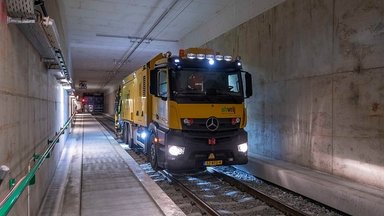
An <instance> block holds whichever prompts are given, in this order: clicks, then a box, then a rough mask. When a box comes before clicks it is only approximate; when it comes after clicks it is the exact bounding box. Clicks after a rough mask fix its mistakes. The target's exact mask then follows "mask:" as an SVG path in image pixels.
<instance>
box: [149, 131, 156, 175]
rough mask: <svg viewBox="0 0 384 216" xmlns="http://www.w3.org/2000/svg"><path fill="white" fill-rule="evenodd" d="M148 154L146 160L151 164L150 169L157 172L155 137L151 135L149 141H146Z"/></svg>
mask: <svg viewBox="0 0 384 216" xmlns="http://www.w3.org/2000/svg"><path fill="white" fill-rule="evenodd" d="M148 145H149V146H148V152H147V159H148V161H149V163H151V167H152V169H154V170H159V163H158V161H157V160H158V149H157V145H156V143H155V135H154V134H151V136H150V138H149V140H148Z"/></svg>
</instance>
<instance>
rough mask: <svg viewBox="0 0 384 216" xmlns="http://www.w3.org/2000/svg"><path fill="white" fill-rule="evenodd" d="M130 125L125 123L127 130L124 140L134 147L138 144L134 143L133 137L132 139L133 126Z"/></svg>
mask: <svg viewBox="0 0 384 216" xmlns="http://www.w3.org/2000/svg"><path fill="white" fill-rule="evenodd" d="M129 126H130V125H129V124H128V123H126V124H125V131H126V135H125V136H126V140H125V141H124V143H125V144H128V147H129V148H130V149H134V148H135V147H136V145H135V144H134V143H133V139H132V136H131V129H130V128H131V127H129Z"/></svg>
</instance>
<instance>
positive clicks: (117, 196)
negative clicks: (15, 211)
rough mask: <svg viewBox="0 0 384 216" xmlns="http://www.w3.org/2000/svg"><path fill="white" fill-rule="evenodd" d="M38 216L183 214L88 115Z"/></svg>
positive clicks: (79, 122) (80, 119)
mask: <svg viewBox="0 0 384 216" xmlns="http://www.w3.org/2000/svg"><path fill="white" fill-rule="evenodd" d="M39 215H41V216H45V215H47V216H48V215H71V216H73V215H84V216H85V215H90V216H95V215H109V216H113V215H116V216H118V215H184V213H183V212H182V211H181V210H180V209H179V208H178V207H177V206H176V205H175V204H174V203H173V201H172V200H171V199H170V198H169V197H168V196H167V195H166V194H165V193H164V192H163V191H162V190H161V189H160V188H159V187H158V186H157V185H156V183H155V182H153V181H152V179H151V178H150V177H149V176H147V175H146V174H145V173H144V172H143V171H142V170H141V169H140V167H139V166H138V165H137V164H136V163H135V162H134V160H133V159H132V158H130V156H129V155H128V153H126V152H125V151H124V150H123V149H122V147H121V146H120V145H119V144H118V143H117V142H116V141H115V140H114V139H113V138H112V137H111V136H110V135H109V133H108V132H107V131H106V130H105V129H104V128H103V127H102V126H101V125H100V124H99V123H98V122H97V121H96V120H95V119H94V118H93V117H92V116H91V115H90V114H78V115H77V116H76V120H75V127H74V128H73V132H72V133H71V134H70V136H69V138H68V141H67V143H66V149H65V151H64V153H63V157H62V159H61V162H60V164H59V167H58V170H57V171H56V174H55V177H54V180H53V183H52V184H51V186H50V188H49V190H48V193H47V195H46V197H45V200H44V203H43V205H42V207H41V208H40V213H39Z"/></svg>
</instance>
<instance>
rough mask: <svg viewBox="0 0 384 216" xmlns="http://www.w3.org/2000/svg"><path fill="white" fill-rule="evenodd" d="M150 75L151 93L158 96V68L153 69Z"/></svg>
mask: <svg viewBox="0 0 384 216" xmlns="http://www.w3.org/2000/svg"><path fill="white" fill-rule="evenodd" d="M149 73H150V76H149V93H150V94H151V95H154V96H158V89H157V70H151V71H150V72H149Z"/></svg>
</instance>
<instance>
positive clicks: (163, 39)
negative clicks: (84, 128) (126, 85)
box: [60, 0, 284, 92]
mask: <svg viewBox="0 0 384 216" xmlns="http://www.w3.org/2000/svg"><path fill="white" fill-rule="evenodd" d="M282 1H284V0H237V1H235V0H65V1H60V4H61V6H62V7H64V10H63V11H64V12H63V13H62V15H63V16H64V19H65V23H66V31H67V34H68V41H67V43H68V44H69V48H70V49H69V50H70V56H71V58H72V59H71V60H72V61H71V62H72V69H73V80H74V82H75V87H76V91H77V92H79V90H78V86H79V82H80V81H81V80H84V81H86V82H87V86H88V88H87V91H106V90H111V89H113V88H114V87H115V86H116V85H117V84H118V83H120V80H121V79H122V78H123V77H124V76H126V75H127V74H129V73H131V72H132V71H134V70H135V69H137V68H139V67H140V66H141V65H143V64H145V63H146V62H147V61H148V60H149V59H150V58H151V57H153V56H155V55H157V54H158V53H160V52H166V51H171V52H172V53H177V52H178V49H179V48H181V47H182V48H188V47H189V46H200V45H201V44H203V43H205V42H207V41H209V40H211V39H213V38H215V37H217V36H219V35H220V34H222V33H224V32H225V31H228V30H230V29H231V28H233V27H235V26H237V25H239V24H241V23H243V22H245V21H247V20H249V19H251V18H252V17H254V16H257V15H258V14H260V13H262V12H263V11H265V10H267V9H269V8H271V7H273V6H275V5H277V4H279V3H281V2H282ZM162 16H163V18H162V19H160V17H162ZM156 23H157V25H156ZM145 35H148V37H147V38H146V39H145V40H144V41H143V42H142V43H141V44H140V45H139V46H138V44H139V42H140V41H141V39H142V38H143V37H144V36H145ZM136 47H137V49H135V48H136ZM128 55H129V58H127V56H128ZM124 60H126V61H124Z"/></svg>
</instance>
